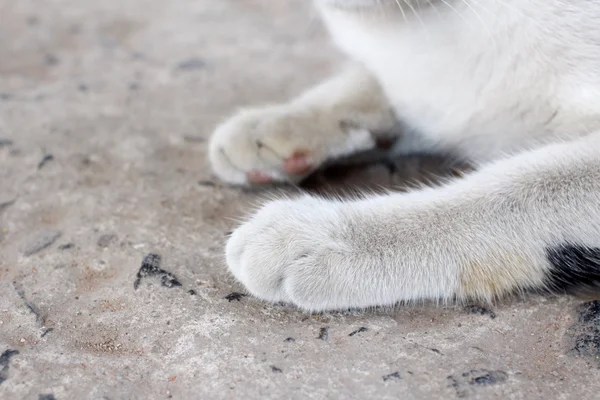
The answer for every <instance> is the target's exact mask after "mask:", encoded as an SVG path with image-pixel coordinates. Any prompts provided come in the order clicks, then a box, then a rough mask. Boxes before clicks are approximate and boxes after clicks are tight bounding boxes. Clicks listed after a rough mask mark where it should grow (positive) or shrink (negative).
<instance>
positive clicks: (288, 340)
mask: <svg viewBox="0 0 600 400" xmlns="http://www.w3.org/2000/svg"><path fill="white" fill-rule="evenodd" d="M295 341H296V339H294V338H293V337H289V338H286V339H285V340H284V342H288V343H292V342H295Z"/></svg>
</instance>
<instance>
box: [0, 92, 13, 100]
mask: <svg viewBox="0 0 600 400" xmlns="http://www.w3.org/2000/svg"><path fill="white" fill-rule="evenodd" d="M10 99H12V96H11V95H10V94H9V93H0V100H4V101H7V100H10Z"/></svg>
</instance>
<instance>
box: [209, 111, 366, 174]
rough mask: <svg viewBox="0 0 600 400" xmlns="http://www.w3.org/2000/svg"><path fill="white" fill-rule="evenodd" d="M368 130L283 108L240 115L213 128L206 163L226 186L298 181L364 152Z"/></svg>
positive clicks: (320, 114)
mask: <svg viewBox="0 0 600 400" xmlns="http://www.w3.org/2000/svg"><path fill="white" fill-rule="evenodd" d="M374 145H375V142H374V140H373V138H372V136H371V134H370V132H369V131H368V130H366V129H362V128H359V127H358V126H357V125H355V124H353V123H350V122H348V120H345V119H343V118H338V117H336V116H334V115H330V114H329V113H327V112H321V111H314V110H307V109H305V108H302V107H297V108H296V107H292V106H289V105H281V106H274V107H266V108H262V109H252V110H245V111H242V112H240V113H239V114H238V115H236V116H234V117H233V118H231V119H229V120H228V121H226V122H225V123H223V124H222V125H220V126H219V127H217V129H216V130H215V132H214V133H213V135H212V137H211V139H210V144H209V159H210V163H211V166H212V169H213V171H214V172H215V174H216V175H217V176H218V177H219V178H220V179H222V180H223V181H225V182H228V183H232V184H238V185H247V184H260V183H270V182H298V181H300V180H301V179H302V178H304V177H306V176H307V175H308V174H309V173H310V172H312V171H314V170H315V169H316V168H318V167H319V166H320V165H321V164H322V163H323V162H325V161H326V160H327V159H329V158H332V157H336V156H340V155H346V154H350V153H353V152H355V151H360V150H366V149H369V148H372V147H374Z"/></svg>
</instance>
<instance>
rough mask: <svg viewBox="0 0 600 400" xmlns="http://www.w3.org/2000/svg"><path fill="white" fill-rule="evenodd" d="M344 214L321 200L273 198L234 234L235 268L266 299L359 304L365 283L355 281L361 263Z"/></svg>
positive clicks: (230, 258)
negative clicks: (351, 241)
mask: <svg viewBox="0 0 600 400" xmlns="http://www.w3.org/2000/svg"><path fill="white" fill-rule="evenodd" d="M343 218H344V216H343V214H342V213H341V208H340V207H339V205H338V204H334V203H330V202H326V201H325V200H321V199H316V198H311V197H303V198H300V199H298V200H278V201H274V202H271V203H268V204H267V205H266V206H264V207H263V208H262V209H261V210H260V211H259V212H258V213H257V214H256V215H254V216H253V217H252V219H250V221H248V222H247V223H245V224H244V225H242V226H241V227H240V228H238V229H237V230H236V231H234V233H233V234H232V236H231V238H230V239H229V242H228V244H227V249H226V256H227V263H228V265H229V269H230V270H231V272H232V273H233V275H234V276H235V277H236V278H237V279H238V280H239V281H240V282H241V283H243V284H244V285H245V286H246V288H247V290H248V291H249V292H250V293H252V294H253V295H255V296H256V297H259V298H261V299H264V300H268V301H272V302H278V301H283V302H288V303H293V304H295V305H297V306H299V307H300V308H303V309H306V310H310V311H320V310H325V309H334V308H337V309H339V308H347V307H349V306H352V305H355V304H354V303H355V302H356V300H357V299H360V298H362V295H364V294H365V293H362V295H360V294H359V293H357V291H359V290H360V289H361V287H363V286H364V282H363V283H360V282H355V281H354V279H355V278H356V277H357V275H356V274H355V273H353V270H354V269H356V268H357V267H358V268H360V267H361V265H360V263H359V262H356V260H353V253H354V252H353V249H352V243H350V242H349V241H347V239H346V233H347V232H345V227H344V226H343V225H344V224H343ZM346 228H347V227H346Z"/></svg>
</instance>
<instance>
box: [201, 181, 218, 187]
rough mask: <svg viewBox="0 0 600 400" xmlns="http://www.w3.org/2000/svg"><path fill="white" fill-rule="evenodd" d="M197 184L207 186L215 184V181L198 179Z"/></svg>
mask: <svg viewBox="0 0 600 400" xmlns="http://www.w3.org/2000/svg"><path fill="white" fill-rule="evenodd" d="M198 185H200V186H207V187H215V186H217V183H216V182H213V181H198Z"/></svg>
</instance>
